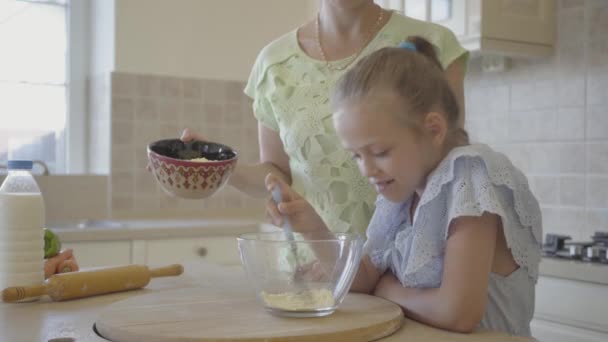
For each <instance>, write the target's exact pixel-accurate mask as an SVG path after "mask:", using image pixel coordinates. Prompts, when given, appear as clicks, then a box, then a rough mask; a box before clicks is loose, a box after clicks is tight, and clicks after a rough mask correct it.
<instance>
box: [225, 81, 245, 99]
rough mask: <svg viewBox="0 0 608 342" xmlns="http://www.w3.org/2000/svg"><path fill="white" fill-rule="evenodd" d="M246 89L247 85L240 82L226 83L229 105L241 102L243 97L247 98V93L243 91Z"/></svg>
mask: <svg viewBox="0 0 608 342" xmlns="http://www.w3.org/2000/svg"><path fill="white" fill-rule="evenodd" d="M244 88H245V84H244V83H243V82H239V81H230V82H226V89H225V91H226V99H227V103H231V102H240V101H241V98H242V97H246V96H247V95H245V93H243V89H244Z"/></svg>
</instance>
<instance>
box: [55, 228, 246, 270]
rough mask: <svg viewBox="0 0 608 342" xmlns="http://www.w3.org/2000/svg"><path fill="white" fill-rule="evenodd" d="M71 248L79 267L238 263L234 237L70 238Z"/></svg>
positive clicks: (68, 245)
mask: <svg viewBox="0 0 608 342" xmlns="http://www.w3.org/2000/svg"><path fill="white" fill-rule="evenodd" d="M62 248H63V249H66V248H71V249H73V250H74V255H75V256H76V260H77V261H78V265H79V266H80V267H81V268H86V267H100V266H116V265H127V264H146V265H151V266H159V265H167V264H174V263H187V262H196V261H206V262H211V263H215V264H219V265H240V263H241V261H240V257H239V253H238V248H237V243H236V237H235V236H209V237H188V238H167V239H150V240H120V241H72V242H66V243H63V245H62Z"/></svg>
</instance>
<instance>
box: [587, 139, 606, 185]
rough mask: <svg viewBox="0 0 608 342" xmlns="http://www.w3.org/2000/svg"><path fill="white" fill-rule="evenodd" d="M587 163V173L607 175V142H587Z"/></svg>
mask: <svg viewBox="0 0 608 342" xmlns="http://www.w3.org/2000/svg"><path fill="white" fill-rule="evenodd" d="M587 164H588V166H587V170H588V172H589V173H591V174H596V175H602V174H603V175H608V142H600V143H587ZM607 196H608V195H607Z"/></svg>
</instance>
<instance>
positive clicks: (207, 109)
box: [203, 102, 224, 125]
mask: <svg viewBox="0 0 608 342" xmlns="http://www.w3.org/2000/svg"><path fill="white" fill-rule="evenodd" d="M203 117H204V118H205V119H204V122H206V123H208V124H210V125H215V124H220V123H222V122H223V120H224V105H223V104H217V103H210V102H205V103H203Z"/></svg>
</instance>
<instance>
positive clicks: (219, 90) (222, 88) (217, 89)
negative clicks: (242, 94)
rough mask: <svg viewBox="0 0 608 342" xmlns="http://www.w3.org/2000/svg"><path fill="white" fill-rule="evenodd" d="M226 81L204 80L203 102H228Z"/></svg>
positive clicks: (221, 103)
mask: <svg viewBox="0 0 608 342" xmlns="http://www.w3.org/2000/svg"><path fill="white" fill-rule="evenodd" d="M226 88H227V86H226V82H222V81H216V80H203V102H205V103H212V104H220V105H223V104H225V103H226V93H227V90H226Z"/></svg>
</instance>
